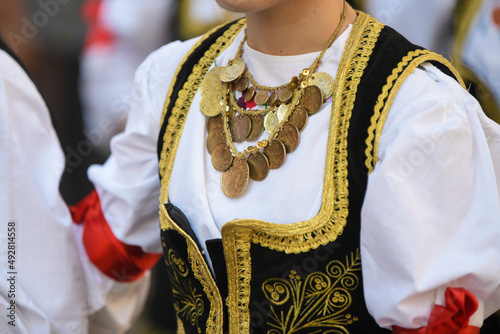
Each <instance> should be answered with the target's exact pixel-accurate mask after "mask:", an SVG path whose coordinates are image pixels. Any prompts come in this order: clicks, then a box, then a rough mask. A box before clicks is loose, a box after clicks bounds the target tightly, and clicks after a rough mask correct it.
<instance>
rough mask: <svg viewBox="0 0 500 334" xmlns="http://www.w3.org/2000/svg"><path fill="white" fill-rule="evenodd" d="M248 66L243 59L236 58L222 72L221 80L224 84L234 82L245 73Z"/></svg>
mask: <svg viewBox="0 0 500 334" xmlns="http://www.w3.org/2000/svg"><path fill="white" fill-rule="evenodd" d="M245 67H246V64H245V62H244V61H243V59H240V58H236V59H233V60H232V61H230V62H229V64H228V65H227V66H226V67H224V69H223V70H222V71H221V72H220V79H221V80H222V82H233V81H235V80H237V79H238V78H239V77H240V76H241V75H242V74H243V72H245Z"/></svg>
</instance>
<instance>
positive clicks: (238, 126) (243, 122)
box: [229, 115, 252, 143]
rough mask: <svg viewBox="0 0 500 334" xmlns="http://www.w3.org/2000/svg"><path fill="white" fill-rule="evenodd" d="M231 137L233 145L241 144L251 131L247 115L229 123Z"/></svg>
mask: <svg viewBox="0 0 500 334" xmlns="http://www.w3.org/2000/svg"><path fill="white" fill-rule="evenodd" d="M229 128H230V130H231V135H232V137H233V141H234V142H235V143H242V142H244V141H245V139H247V137H248V135H249V134H250V130H252V121H251V120H250V117H248V116H247V115H238V116H236V117H235V118H233V119H232V120H231V122H230V123H229Z"/></svg>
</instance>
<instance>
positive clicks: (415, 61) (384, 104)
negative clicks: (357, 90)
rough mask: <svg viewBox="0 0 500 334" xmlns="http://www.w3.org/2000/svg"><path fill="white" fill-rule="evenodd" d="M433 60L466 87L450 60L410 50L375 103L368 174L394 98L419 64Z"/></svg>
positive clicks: (368, 148) (429, 53)
mask: <svg viewBox="0 0 500 334" xmlns="http://www.w3.org/2000/svg"><path fill="white" fill-rule="evenodd" d="M431 60H434V61H438V62H440V63H441V64H443V65H445V66H446V67H448V69H449V70H450V71H451V72H452V73H453V75H454V76H455V77H456V79H457V80H458V82H459V83H460V85H461V86H462V87H463V88H465V85H464V82H463V80H462V78H461V77H460V74H459V73H458V72H457V70H456V69H455V68H454V67H453V66H452V65H451V64H450V62H449V61H448V60H446V59H445V58H443V57H442V56H440V55H438V54H435V53H433V52H430V51H429V50H416V51H410V52H409V53H408V54H407V55H406V56H405V57H404V58H403V59H402V60H401V62H399V64H398V66H396V67H395V68H394V69H393V70H392V74H391V75H390V76H389V77H388V78H387V83H386V84H385V85H384V87H383V88H382V93H381V94H380V95H379V96H378V99H377V103H376V104H375V108H374V113H373V115H372V117H371V120H370V121H371V124H370V126H369V128H368V137H367V138H366V141H365V142H366V146H367V148H366V150H365V155H366V160H365V166H366V168H367V169H368V174H370V173H371V172H372V171H373V169H374V168H375V165H376V164H377V162H378V149H379V144H380V137H381V136H382V131H383V128H384V124H385V120H386V119H387V115H388V113H389V109H390V108H391V106H392V103H393V102H394V98H395V96H396V94H397V92H398V91H399V88H400V87H401V85H402V84H403V82H404V81H405V80H406V78H408V76H409V75H410V74H412V73H413V72H414V71H415V69H416V68H417V67H418V66H419V65H421V64H422V63H425V62H427V61H431ZM408 64H409V65H408ZM381 109H382V111H381Z"/></svg>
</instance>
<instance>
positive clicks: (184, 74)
mask: <svg viewBox="0 0 500 334" xmlns="http://www.w3.org/2000/svg"><path fill="white" fill-rule="evenodd" d="M232 24H234V21H233V22H230V23H228V24H226V25H224V26H222V27H220V28H219V29H217V30H216V31H215V32H214V33H213V34H212V35H210V36H209V37H208V38H206V39H205V40H204V41H203V42H202V43H201V45H200V46H199V47H198V48H197V49H196V50H194V51H193V52H192V53H191V54H190V55H189V57H188V59H187V60H186V61H185V62H184V63H183V64H182V65H181V69H180V71H179V74H178V76H177V77H176V78H174V80H175V82H174V85H173V89H172V95H171V96H170V102H169V104H168V106H167V111H166V115H165V118H164V122H163V124H162V125H161V129H160V133H159V136H158V144H157V145H158V147H157V150H158V160H160V159H161V152H162V150H163V136H164V135H165V131H166V129H167V124H168V119H169V118H170V116H171V115H172V109H173V108H174V106H175V101H176V100H177V98H178V96H179V91H180V90H181V89H182V87H183V86H184V83H185V82H186V81H187V79H188V77H189V76H190V75H191V73H192V71H193V67H194V66H195V65H196V64H197V63H198V61H199V60H200V58H201V57H203V55H204V54H205V52H206V51H207V50H208V49H209V48H210V46H211V45H212V44H213V43H215V41H216V40H217V38H219V37H220V36H222V34H223V33H224V32H225V31H226V30H227V29H228V28H229V27H230V26H231V25H232Z"/></svg>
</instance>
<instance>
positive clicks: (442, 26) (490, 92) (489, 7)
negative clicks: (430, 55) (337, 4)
mask: <svg viewBox="0 0 500 334" xmlns="http://www.w3.org/2000/svg"><path fill="white" fill-rule="evenodd" d="M354 2H355V5H356V6H357V7H358V8H360V9H361V10H364V11H366V12H367V13H370V14H372V15H373V16H374V17H376V18H377V19H379V20H380V21H381V22H383V23H386V24H388V25H390V26H392V27H394V28H395V29H397V30H398V31H400V32H401V33H402V34H403V35H405V36H407V37H408V38H409V39H410V40H412V41H413V42H414V43H416V44H418V45H422V46H423V47H426V48H428V49H430V50H433V51H435V52H438V53H441V54H443V55H444V56H446V57H447V58H451V59H452V62H453V65H454V66H455V67H456V68H457V70H458V71H459V72H460V74H461V75H462V76H463V77H464V79H465V80H466V83H467V85H468V87H469V90H470V92H471V93H472V94H473V95H474V96H475V97H476V98H477V99H478V100H479V102H480V103H481V106H482V107H483V109H484V111H485V112H486V114H487V115H488V116H489V117H490V118H492V119H493V120H495V121H496V122H497V123H500V60H499V59H500V58H499V55H500V1H499V0H442V1H430V0H429V1H428V0H421V1H412V0H392V1H387V0H357V1H356V0H355V1H354Z"/></svg>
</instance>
